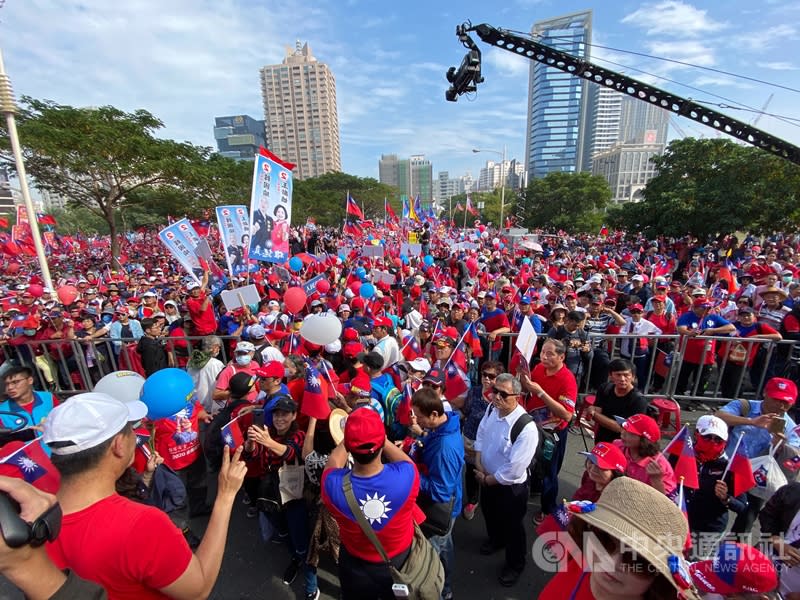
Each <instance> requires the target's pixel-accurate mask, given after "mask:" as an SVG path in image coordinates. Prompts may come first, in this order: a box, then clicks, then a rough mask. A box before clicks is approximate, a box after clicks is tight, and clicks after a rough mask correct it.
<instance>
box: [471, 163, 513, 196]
mask: <svg viewBox="0 0 800 600" xmlns="http://www.w3.org/2000/svg"><path fill="white" fill-rule="evenodd" d="M524 172H525V167H524V165H522V164H521V163H518V162H517V161H516V160H515V159H512V160H506V161H505V162H502V161H500V162H495V161H493V160H487V161H486V166H484V167H483V168H482V169H481V171H480V174H479V176H478V187H477V189H478V190H481V191H491V190H494V189H497V188H499V187H502V185H503V179H504V178H505V186H506V188H507V189H519V188H521V187H522V182H523V181H524Z"/></svg>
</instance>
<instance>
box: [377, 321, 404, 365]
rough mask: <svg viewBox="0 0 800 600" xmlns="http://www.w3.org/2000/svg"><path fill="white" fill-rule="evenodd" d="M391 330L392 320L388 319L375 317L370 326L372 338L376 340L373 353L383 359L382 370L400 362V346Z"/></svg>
mask: <svg viewBox="0 0 800 600" xmlns="http://www.w3.org/2000/svg"><path fill="white" fill-rule="evenodd" d="M392 329H393V323H392V320H391V319H390V318H389V317H375V319H374V323H373V325H372V336H373V337H374V338H375V339H376V340H378V343H377V344H375V347H374V348H373V349H372V350H373V352H377V353H378V354H380V355H381V356H382V357H383V368H384V369H386V368H388V367H391V366H392V365H393V364H394V363H396V362H397V361H398V360H400V346H398V345H397V340H396V339H395V337H394V336H393V335H391V333H390V332H391V331H392Z"/></svg>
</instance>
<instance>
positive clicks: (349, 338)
mask: <svg viewBox="0 0 800 600" xmlns="http://www.w3.org/2000/svg"><path fill="white" fill-rule="evenodd" d="M342 339H343V340H344V341H345V342H355V341H357V340H358V332H357V331H356V330H355V329H353V328H352V327H345V328H344V331H343V332H342Z"/></svg>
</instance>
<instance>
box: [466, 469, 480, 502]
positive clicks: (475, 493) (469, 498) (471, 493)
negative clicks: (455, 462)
mask: <svg viewBox="0 0 800 600" xmlns="http://www.w3.org/2000/svg"><path fill="white" fill-rule="evenodd" d="M466 465H467V468H466V475H465V478H464V505H465V506H466V505H467V504H478V502H479V501H480V498H481V486H480V484H479V483H478V480H477V479H475V465H473V464H470V463H466Z"/></svg>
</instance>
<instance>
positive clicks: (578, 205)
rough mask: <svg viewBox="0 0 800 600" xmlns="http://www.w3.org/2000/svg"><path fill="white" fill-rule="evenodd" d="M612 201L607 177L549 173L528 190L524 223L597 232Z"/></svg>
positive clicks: (567, 229)
mask: <svg viewBox="0 0 800 600" xmlns="http://www.w3.org/2000/svg"><path fill="white" fill-rule="evenodd" d="M610 200H611V188H609V187H608V182H607V181H606V180H605V179H604V178H603V177H600V176H598V175H592V174H590V173H562V172H554V173H548V174H547V175H546V176H545V177H542V178H539V179H534V180H533V181H531V182H530V183H529V184H528V187H527V189H526V190H525V194H524V200H522V202H524V204H523V206H524V211H523V215H524V217H523V224H524V225H525V226H526V227H530V228H544V229H554V230H555V229H564V230H565V231H578V232H581V231H597V230H598V229H599V228H600V226H601V225H602V223H603V220H604V218H605V209H606V207H607V206H608V203H609V201H610ZM517 212H519V211H517Z"/></svg>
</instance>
